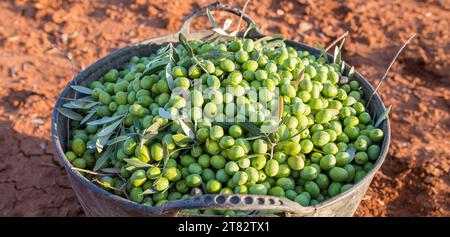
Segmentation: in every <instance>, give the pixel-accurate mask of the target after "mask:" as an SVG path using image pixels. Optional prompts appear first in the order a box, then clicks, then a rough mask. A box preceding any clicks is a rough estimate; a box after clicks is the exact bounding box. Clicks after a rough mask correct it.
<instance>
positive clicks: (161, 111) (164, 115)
mask: <svg viewBox="0 0 450 237" xmlns="http://www.w3.org/2000/svg"><path fill="white" fill-rule="evenodd" d="M158 114H159V116H160V117H161V118H165V119H175V117H174V116H173V115H172V114H170V113H169V112H167V111H166V110H165V109H164V108H162V107H159V109H158Z"/></svg>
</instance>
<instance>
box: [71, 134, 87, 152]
mask: <svg viewBox="0 0 450 237" xmlns="http://www.w3.org/2000/svg"><path fill="white" fill-rule="evenodd" d="M72 151H73V152H74V153H75V154H77V155H78V156H81V155H83V153H84V152H85V151H86V143H85V142H84V141H83V140H82V139H80V138H76V139H75V140H73V141H72Z"/></svg>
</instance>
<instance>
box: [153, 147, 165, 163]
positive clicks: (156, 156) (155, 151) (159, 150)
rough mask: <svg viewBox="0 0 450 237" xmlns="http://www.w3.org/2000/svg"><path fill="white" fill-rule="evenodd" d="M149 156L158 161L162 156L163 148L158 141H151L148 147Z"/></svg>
mask: <svg viewBox="0 0 450 237" xmlns="http://www.w3.org/2000/svg"><path fill="white" fill-rule="evenodd" d="M150 156H151V157H152V159H153V160H155V161H160V160H162V159H163V158H164V148H163V146H162V145H161V144H160V143H153V144H152V146H151V147H150Z"/></svg>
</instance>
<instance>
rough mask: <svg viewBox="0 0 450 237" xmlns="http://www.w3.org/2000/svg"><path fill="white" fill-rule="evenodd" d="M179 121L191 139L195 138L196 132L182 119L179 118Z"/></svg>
mask: <svg viewBox="0 0 450 237" xmlns="http://www.w3.org/2000/svg"><path fill="white" fill-rule="evenodd" d="M178 122H179V123H180V125H181V128H182V129H183V132H184V133H185V134H186V135H187V136H188V137H189V138H191V139H195V133H194V132H193V131H192V129H191V128H190V127H189V126H188V125H187V124H186V123H185V122H184V121H183V120H182V119H181V118H179V119H178Z"/></svg>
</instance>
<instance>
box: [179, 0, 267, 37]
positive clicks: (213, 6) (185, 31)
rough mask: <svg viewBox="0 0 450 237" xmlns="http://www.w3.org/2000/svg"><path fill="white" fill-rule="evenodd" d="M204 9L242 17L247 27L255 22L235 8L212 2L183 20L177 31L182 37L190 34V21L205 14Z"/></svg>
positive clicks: (258, 33) (257, 32)
mask: <svg viewBox="0 0 450 237" xmlns="http://www.w3.org/2000/svg"><path fill="white" fill-rule="evenodd" d="M206 9H209V10H215V11H226V12H230V13H233V14H235V15H237V16H239V17H240V16H242V19H243V20H244V21H245V22H247V24H248V25H250V24H255V25H256V23H255V21H254V20H253V19H252V18H251V17H250V16H249V15H247V14H246V13H243V12H242V11H241V10H239V9H237V8H233V7H230V6H228V5H225V4H221V3H220V2H214V3H211V4H209V5H207V6H204V7H201V8H199V9H197V10H195V11H193V12H191V13H190V14H189V15H188V16H187V17H186V18H185V20H184V22H183V25H182V26H181V28H180V30H179V31H178V32H179V33H182V34H184V35H187V34H189V33H190V26H191V21H192V20H193V19H194V18H196V17H197V16H199V15H201V14H203V13H205V11H206ZM253 31H256V32H255V33H256V34H257V35H262V34H261V33H260V32H259V31H258V30H257V29H253Z"/></svg>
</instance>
